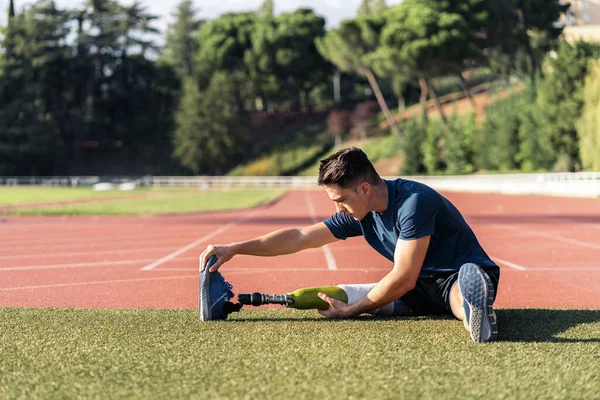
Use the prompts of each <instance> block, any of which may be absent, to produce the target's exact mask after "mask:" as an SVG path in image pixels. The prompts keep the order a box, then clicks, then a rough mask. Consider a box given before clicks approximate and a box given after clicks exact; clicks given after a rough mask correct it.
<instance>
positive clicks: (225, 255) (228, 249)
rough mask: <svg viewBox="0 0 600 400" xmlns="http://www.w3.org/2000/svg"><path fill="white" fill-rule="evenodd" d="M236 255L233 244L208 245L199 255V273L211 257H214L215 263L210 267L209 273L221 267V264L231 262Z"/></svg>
mask: <svg viewBox="0 0 600 400" xmlns="http://www.w3.org/2000/svg"><path fill="white" fill-rule="evenodd" d="M236 254H237V253H236V246H235V245H233V244H229V245H218V246H213V245H209V246H208V247H207V248H206V250H204V251H203V252H202V254H201V255H200V272H202V271H204V268H205V267H206V263H207V262H208V259H209V258H210V257H211V256H216V257H217V262H216V263H214V264H213V265H212V266H211V267H210V269H209V272H215V271H216V270H218V269H219V267H221V265H223V263H226V262H227V261H229V260H231V259H232V258H233V256H235V255H236Z"/></svg>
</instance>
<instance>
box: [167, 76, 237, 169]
mask: <svg viewBox="0 0 600 400" xmlns="http://www.w3.org/2000/svg"><path fill="white" fill-rule="evenodd" d="M175 120H176V126H177V127H176V130H175V135H174V156H175V157H176V158H177V159H178V160H179V161H180V162H181V164H182V165H183V166H185V167H186V168H189V169H190V170H191V171H193V172H194V173H196V174H198V173H211V174H215V173H216V174H221V173H223V172H224V171H225V169H226V168H228V167H231V166H232V165H233V164H235V157H237V156H239V155H240V153H241V151H242V149H243V145H244V131H245V130H244V123H243V118H242V116H241V115H240V111H239V109H238V107H237V99H236V86H235V84H234V83H233V82H232V79H231V76H230V75H228V74H226V73H223V72H218V73H216V74H215V75H214V76H213V78H212V80H211V83H210V85H209V86H208V88H207V89H206V91H205V92H204V93H201V92H200V90H199V88H198V83H197V82H196V81H195V80H194V79H192V78H186V79H185V80H184V89H183V98H182V99H181V102H180V104H179V108H178V110H177V112H176V116H175Z"/></svg>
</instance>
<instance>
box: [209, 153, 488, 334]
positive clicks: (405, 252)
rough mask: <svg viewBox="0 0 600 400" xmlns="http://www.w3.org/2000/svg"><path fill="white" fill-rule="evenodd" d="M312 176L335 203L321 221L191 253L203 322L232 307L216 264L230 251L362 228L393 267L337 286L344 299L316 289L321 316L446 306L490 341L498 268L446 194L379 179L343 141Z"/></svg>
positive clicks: (290, 246)
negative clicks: (195, 257)
mask: <svg viewBox="0 0 600 400" xmlns="http://www.w3.org/2000/svg"><path fill="white" fill-rule="evenodd" d="M318 182H319V185H321V186H323V187H324V188H325V191H326V192H327V195H328V196H329V198H330V199H331V201H333V202H334V203H335V206H336V209H337V214H335V215H333V216H331V217H329V218H328V219H327V220H325V221H323V222H320V223H317V224H314V225H311V226H306V227H302V228H289V229H281V230H278V231H275V232H272V233H269V234H267V235H264V236H261V237H258V238H255V239H252V240H248V241H245V242H237V243H230V244H226V245H210V246H208V247H207V248H206V249H205V250H204V252H203V253H202V255H201V256H200V270H201V292H202V295H201V296H200V297H201V298H200V299H199V300H200V303H201V307H200V313H201V318H202V319H203V320H207V319H223V318H225V317H226V316H227V313H228V312H231V311H237V310H239V307H241V305H239V304H238V305H237V306H238V308H236V309H232V304H231V303H229V302H223V301H222V299H223V296H224V295H227V293H229V294H231V295H232V294H233V293H231V291H230V290H229V289H231V286H230V285H229V284H227V282H225V281H224V279H223V278H222V276H220V274H218V272H216V271H217V270H218V269H219V268H220V267H221V266H222V265H223V263H225V262H227V261H229V260H230V259H231V258H232V257H233V256H235V255H236V254H247V255H255V256H276V255H282V254H290V253H295V252H298V251H301V250H304V249H308V248H314V247H320V246H323V245H326V244H328V243H332V242H335V241H337V240H345V239H346V238H348V237H351V236H363V237H364V238H365V240H366V241H367V242H368V243H369V244H370V245H371V246H372V247H373V248H374V249H375V250H377V251H378V252H379V253H381V254H382V255H383V256H384V257H386V258H387V259H389V260H390V261H392V262H393V263H394V264H393V267H392V268H391V270H390V272H389V273H388V274H387V275H386V276H385V277H383V279H381V280H380V281H379V282H378V283H376V284H370V285H339V287H340V288H342V289H343V290H344V291H345V292H346V293H347V294H348V296H347V297H348V302H347V303H346V302H343V301H340V300H336V299H335V298H333V297H330V296H327V295H326V294H325V293H319V294H318V296H319V297H320V298H321V300H323V301H325V302H327V303H328V305H329V307H328V308H327V309H325V310H319V312H320V313H321V314H322V315H324V316H325V317H328V318H350V317H354V316H358V315H360V314H362V313H371V314H375V315H388V316H418V315H433V314H452V315H454V316H455V317H456V318H458V319H459V320H461V321H462V322H463V324H464V326H465V328H466V329H467V330H468V331H469V333H470V335H471V338H472V339H473V340H474V341H475V342H489V341H492V340H494V338H495V337H496V335H497V327H496V316H495V313H494V311H493V309H492V304H493V302H494V299H495V293H496V290H497V288H498V281H499V278H500V269H499V268H498V266H497V265H496V264H495V263H494V262H493V261H492V260H491V259H490V257H488V255H487V254H486V252H485V251H484V250H483V248H482V247H481V245H480V244H479V242H478V241H477V238H476V237H475V234H474V233H473V231H472V230H471V228H470V227H469V225H468V224H467V223H466V221H465V220H464V218H463V217H462V215H461V214H460V212H459V211H458V210H457V209H456V207H454V205H453V204H452V203H450V201H448V200H447V199H446V198H444V197H443V196H442V195H440V194H439V193H438V192H436V191H435V190H433V189H431V188H430V187H428V186H426V185H423V184H421V183H418V182H414V181H409V180H404V179H396V180H384V179H382V178H381V177H380V176H379V175H378V174H377V172H376V171H375V168H374V167H373V164H371V162H370V161H369V159H368V158H367V155H366V154H365V153H364V152H363V151H362V150H360V149H358V148H348V149H344V150H341V151H339V152H337V153H335V154H333V155H332V156H330V157H328V158H327V159H325V160H322V161H321V165H320V168H319V181H318ZM213 256H215V257H216V260H215V258H214V257H213ZM211 257H212V258H211ZM211 262H212V263H211ZM207 264H208V268H207ZM215 273H216V274H217V275H218V276H219V278H220V279H216V277H215V279H213V282H212V283H211V284H210V285H209V283H210V276H211V275H213V274H215ZM215 282H216V283H215ZM213 283H214V285H213ZM203 286H204V287H203ZM225 297H226V300H227V299H228V297H227V296H225ZM217 303H219V304H217ZM225 303H226V304H225ZM223 304H225V310H223ZM216 305H219V306H220V308H221V309H220V310H219V309H218V308H219V307H215V306H216Z"/></svg>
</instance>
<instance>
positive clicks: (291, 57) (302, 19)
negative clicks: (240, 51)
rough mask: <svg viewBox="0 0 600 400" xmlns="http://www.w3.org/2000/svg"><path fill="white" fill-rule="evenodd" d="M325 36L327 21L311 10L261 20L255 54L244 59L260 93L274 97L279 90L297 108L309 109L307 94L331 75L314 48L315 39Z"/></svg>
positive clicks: (256, 32)
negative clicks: (291, 99) (293, 100)
mask: <svg viewBox="0 0 600 400" xmlns="http://www.w3.org/2000/svg"><path fill="white" fill-rule="evenodd" d="M324 35H325V20H324V19H323V18H322V17H319V16H317V15H316V14H315V13H314V12H313V11H312V10H309V9H299V10H297V11H295V12H293V13H283V14H281V15H279V16H278V17H277V18H269V19H264V20H261V21H259V22H258V23H257V24H256V29H255V31H254V32H253V34H252V36H251V41H252V51H251V52H248V53H246V57H245V60H246V65H247V68H248V70H250V71H251V76H252V77H253V82H255V84H256V86H257V89H258V90H257V91H258V92H260V93H261V94H265V93H266V94H270V96H274V95H276V93H275V90H274V89H276V88H277V89H279V91H280V92H282V93H279V95H280V96H282V95H283V96H286V97H288V98H289V97H290V96H292V97H296V99H297V102H296V103H297V105H298V106H300V105H302V106H309V104H308V99H309V96H308V94H309V93H310V92H311V90H312V89H313V88H314V87H316V86H317V85H319V84H322V83H325V82H326V80H327V78H328V76H329V73H330V72H331V65H330V64H329V63H327V62H326V61H325V59H323V56H321V54H320V53H319V52H318V51H317V48H316V47H315V38H320V37H322V36H324ZM264 86H266V87H267V88H272V89H273V90H270V91H269V90H264V89H263V87H264Z"/></svg>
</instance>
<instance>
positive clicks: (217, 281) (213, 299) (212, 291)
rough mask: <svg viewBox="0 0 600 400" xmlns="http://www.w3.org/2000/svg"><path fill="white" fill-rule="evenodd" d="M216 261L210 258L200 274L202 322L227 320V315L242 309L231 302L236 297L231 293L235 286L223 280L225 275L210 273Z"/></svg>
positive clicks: (216, 272) (237, 304)
mask: <svg viewBox="0 0 600 400" xmlns="http://www.w3.org/2000/svg"><path fill="white" fill-rule="evenodd" d="M216 261H217V258H216V257H215V256H212V257H210V258H209V259H208V262H207V263H206V268H204V271H202V272H201V273H200V279H199V287H198V312H199V314H200V321H213V320H223V319H227V315H229V314H231V313H232V312H237V311H240V309H241V308H242V304H239V303H236V304H234V303H232V302H230V301H229V300H230V299H232V298H233V296H234V293H233V292H232V291H231V289H233V286H232V285H231V284H230V283H229V282H227V281H226V280H225V278H223V275H221V273H220V272H219V271H215V272H208V270H209V269H210V267H211V266H212V265H213V264H214V263H215V262H216Z"/></svg>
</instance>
